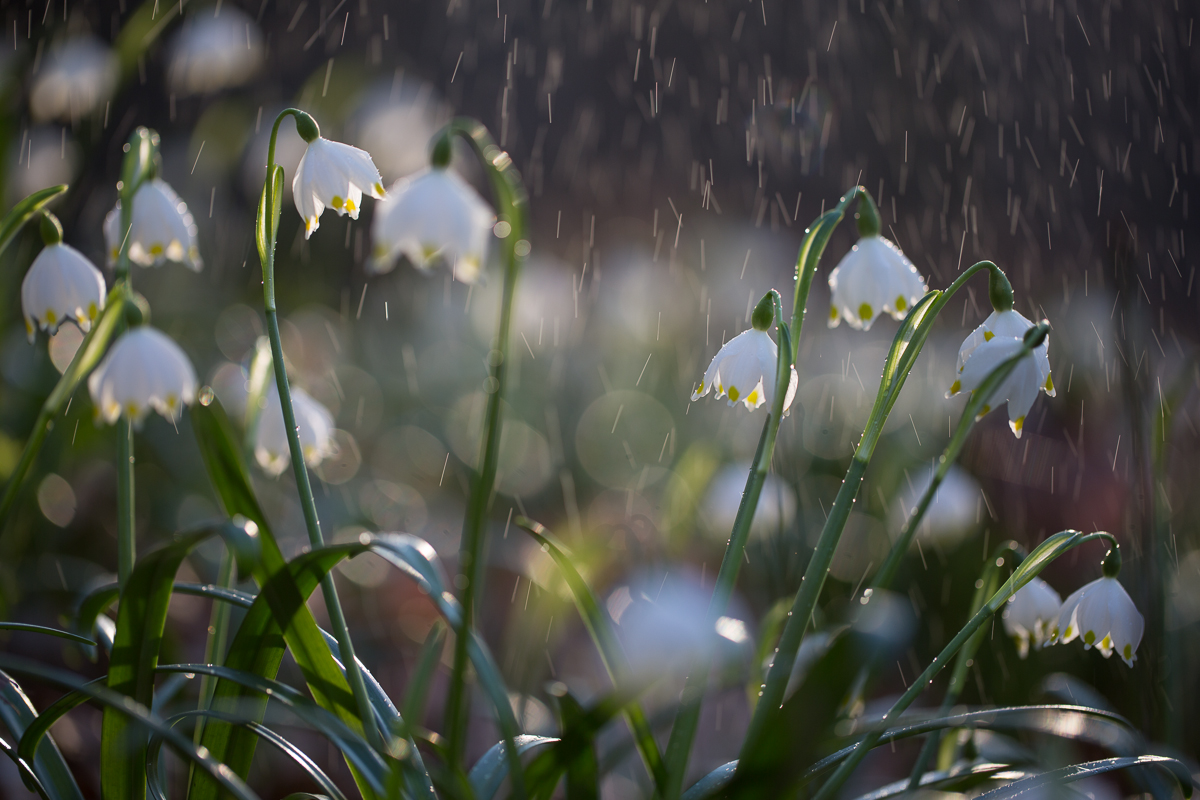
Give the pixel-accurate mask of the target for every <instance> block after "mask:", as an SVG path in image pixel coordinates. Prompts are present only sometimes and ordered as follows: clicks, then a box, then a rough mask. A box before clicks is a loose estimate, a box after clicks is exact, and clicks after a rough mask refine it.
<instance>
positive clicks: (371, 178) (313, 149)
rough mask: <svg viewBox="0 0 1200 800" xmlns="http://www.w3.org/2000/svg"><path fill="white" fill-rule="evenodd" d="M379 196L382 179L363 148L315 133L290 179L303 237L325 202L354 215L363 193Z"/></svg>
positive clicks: (317, 219) (312, 227) (316, 221)
mask: <svg viewBox="0 0 1200 800" xmlns="http://www.w3.org/2000/svg"><path fill="white" fill-rule="evenodd" d="M364 192H365V193H366V194H367V195H369V196H371V197H374V198H375V199H376V200H380V199H382V198H383V179H382V178H380V177H379V170H377V169H376V168H375V163H374V162H373V161H371V155H370V153H368V152H367V151H366V150H359V149H358V148H357V147H354V146H352V145H348V144H343V143H341V142H331V141H330V140H328V139H325V138H322V137H320V136H318V137H317V138H316V139H313V140H312V141H311V142H309V143H308V148H307V149H306V150H305V151H304V156H303V157H302V158H301V159H300V164H299V166H297V167H296V177H295V178H293V179H292V199H293V200H295V201H296V210H297V211H299V212H300V217H301V218H302V219H303V220H304V237H305V238H306V239H307V238H308V237H309V236H312V232H313V231H315V230H316V229H317V228H319V227H320V225H321V222H320V219H321V212H322V211H324V210H325V208H326V207H327V206H328V207H329V208H332V209H333V210H334V211H336V212H337V213H338V215H339V216H342V215H345V214H349V215H350V218H351V219H358V211H359V208H360V207H361V206H362V196H363V193H364Z"/></svg>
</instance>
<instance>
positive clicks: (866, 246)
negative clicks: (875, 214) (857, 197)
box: [829, 234, 927, 331]
mask: <svg viewBox="0 0 1200 800" xmlns="http://www.w3.org/2000/svg"><path fill="white" fill-rule="evenodd" d="M829 291H830V293H831V295H832V298H831V301H830V306H829V327H831V328H835V327H837V326H838V325H839V324H841V321H842V320H843V319H844V320H845V321H846V322H847V324H849V325H850V327H852V328H855V329H856V330H861V331H865V330H869V329H870V327H871V325H872V324H873V323H874V322H875V320H876V319H877V318H878V317H879V316H880V315H881V314H883V313H887V314H891V315H892V317H893V318H894V319H904V315H905V314H907V313H908V311H909V309H910V308H912V306H913V304H914V303H916V302H917V301H918V300H920V299H921V297H923V296H924V294H925V292H926V291H927V289H926V286H925V279H924V278H922V277H921V274H920V273H919V272H917V268H916V267H914V266H913V264H912V262H911V261H909V260H908V257H907V256H905V255H904V253H902V252H900V248H898V247H896V245H894V244H893V243H892V242H890V241H888V240H887V239H884V238H882V237H880V236H879V235H878V234H875V235H872V236H863V237H862V238H860V239H859V240H858V243H857V244H855V245H854V247H852V248H851V249H850V252H849V253H847V254H846V255H845V256H844V257H843V258H842V260H841V263H839V264H838V265H837V267H836V268H835V269H834V270H833V272H831V273H830V274H829Z"/></svg>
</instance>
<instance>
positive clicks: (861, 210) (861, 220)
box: [858, 189, 882, 236]
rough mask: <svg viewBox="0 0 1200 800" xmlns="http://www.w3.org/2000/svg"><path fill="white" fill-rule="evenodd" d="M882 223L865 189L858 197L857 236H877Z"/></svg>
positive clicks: (877, 209)
mask: <svg viewBox="0 0 1200 800" xmlns="http://www.w3.org/2000/svg"><path fill="white" fill-rule="evenodd" d="M881 227H882V223H881V222H880V219H879V208H878V207H877V206H876V205H875V201H874V200H873V199H871V195H870V193H868V192H867V190H866V189H864V190H863V191H862V193H861V194H859V196H858V235H859V236H878V235H879V231H880V230H881Z"/></svg>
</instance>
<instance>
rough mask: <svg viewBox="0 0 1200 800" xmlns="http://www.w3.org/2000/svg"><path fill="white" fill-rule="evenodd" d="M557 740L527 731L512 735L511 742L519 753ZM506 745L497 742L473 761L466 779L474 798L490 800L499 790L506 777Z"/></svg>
mask: <svg viewBox="0 0 1200 800" xmlns="http://www.w3.org/2000/svg"><path fill="white" fill-rule="evenodd" d="M557 741H558V739H553V738H550V737H548V736H534V735H532V734H528V733H523V734H521V735H519V736H515V737H513V743H514V744H515V745H516V746H517V752H518V753H520V754H521V755H524V754H526V753H528V752H530V751H532V750H535V749H537V748H539V747H544V746H545V745H548V744H553V743H554V742H557ZM506 746H507V745H506V744H505V742H497V743H496V744H494V745H492V746H491V748H490V749H489V750H488V751H487V752H486V753H484V754H483V756H482V757H481V758H480V759H479V760H478V761H476V762H475V766H473V767H471V774H470V776H469V778H468V779H469V780H470V782H471V788H472V789H473V790H474V792H475V800H492V798H493V797H495V796H496V792H498V791H500V786H501V785H502V784H503V783H504V779H505V778H507V777H508V753H507V751H506V750H505V748H506Z"/></svg>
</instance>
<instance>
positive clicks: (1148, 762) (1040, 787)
mask: <svg viewBox="0 0 1200 800" xmlns="http://www.w3.org/2000/svg"><path fill="white" fill-rule="evenodd" d="M1139 767H1142V768H1145V767H1156V768H1159V769H1164V770H1166V771H1168V772H1170V773H1171V774H1172V775H1174V776H1175V779H1176V780H1178V781H1179V788H1180V789H1181V790H1183V796H1184V797H1191V796H1192V775H1191V773H1190V772H1188V768H1187V767H1186V766H1184V764H1183V762H1181V761H1178V760H1176V759H1174V758H1167V757H1166V756H1125V757H1122V758H1103V759H1100V760H1099V761H1088V762H1085V763H1082V764H1072V765H1071V766H1069V767H1063V768H1061V769H1055V770H1050V771H1049V772H1042V773H1040V774H1038V775H1030V776H1029V777H1028V778H1022V779H1021V780H1019V781H1013V782H1012V783H1010V784H1008V785H1006V786H1001V787H1000V788H999V789H993V790H992V791H990V792H987V793H985V794H981V795H979V796H978V798H977V800H1008V798H1010V797H1026V796H1028V797H1042V796H1044V791H1045V790H1046V789H1047V788H1053V787H1056V786H1063V785H1065V784H1068V783H1074V782H1075V781H1081V780H1083V779H1084V778H1092V777H1095V776H1096V775H1103V774H1104V773H1106V772H1113V771H1116V770H1121V769H1136V768H1139ZM1031 792H1032V793H1036V794H1030V793H1031Z"/></svg>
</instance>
